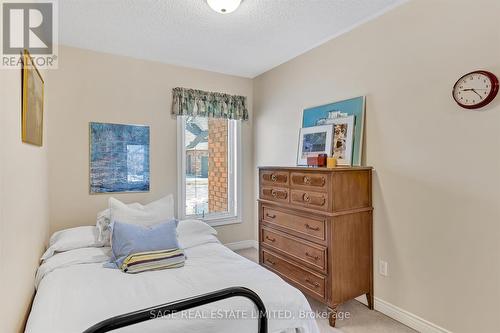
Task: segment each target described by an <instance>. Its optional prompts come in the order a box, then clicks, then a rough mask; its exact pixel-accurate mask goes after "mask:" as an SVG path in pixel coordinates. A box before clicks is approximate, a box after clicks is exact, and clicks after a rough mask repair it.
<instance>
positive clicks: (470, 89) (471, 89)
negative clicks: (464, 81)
mask: <svg viewBox="0 0 500 333" xmlns="http://www.w3.org/2000/svg"><path fill="white" fill-rule="evenodd" d="M473 90H488V89H483V88H474V89H473V88H468V89H462V90H461V91H473Z"/></svg>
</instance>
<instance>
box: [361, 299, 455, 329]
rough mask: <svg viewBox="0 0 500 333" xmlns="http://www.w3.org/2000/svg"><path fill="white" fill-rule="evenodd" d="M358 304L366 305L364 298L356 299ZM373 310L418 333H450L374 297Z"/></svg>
mask: <svg viewBox="0 0 500 333" xmlns="http://www.w3.org/2000/svg"><path fill="white" fill-rule="evenodd" d="M356 300H357V301H358V302H361V303H363V304H365V305H367V302H366V297H365V296H360V297H358V298H356ZM374 306H375V310H377V311H378V312H381V313H383V314H385V315H386V316H388V317H391V318H392V319H394V320H397V321H399V322H400V323H402V324H405V325H406V326H408V327H411V328H413V329H414V330H416V331H418V332H420V333H452V332H451V331H448V330H446V329H444V328H442V327H440V326H438V325H436V324H433V323H431V322H429V321H427V320H425V319H423V318H420V317H419V316H417V315H414V314H413V313H411V312H408V311H406V310H403V309H401V308H399V307H397V306H395V305H393V304H391V303H388V302H386V301H384V300H381V299H380V298H377V297H375V304H374Z"/></svg>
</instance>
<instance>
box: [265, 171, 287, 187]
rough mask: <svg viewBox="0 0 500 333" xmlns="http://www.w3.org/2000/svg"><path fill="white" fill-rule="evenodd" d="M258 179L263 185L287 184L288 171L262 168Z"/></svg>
mask: <svg viewBox="0 0 500 333" xmlns="http://www.w3.org/2000/svg"><path fill="white" fill-rule="evenodd" d="M260 181H261V183H262V184H263V185H275V186H278V187H279V186H288V184H289V183H290V182H289V173H288V171H276V170H262V171H260Z"/></svg>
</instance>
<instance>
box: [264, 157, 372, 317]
mask: <svg viewBox="0 0 500 333" xmlns="http://www.w3.org/2000/svg"><path fill="white" fill-rule="evenodd" d="M371 184H372V168H370V167H339V168H335V169H326V168H301V167H260V168H259V262H260V264H261V265H263V266H264V267H266V268H267V269H269V270H271V271H273V272H275V273H277V274H278V275H279V276H281V277H282V278H283V279H284V280H286V281H287V282H289V283H290V284H292V285H294V286H295V287H297V288H298V289H300V290H301V291H302V292H304V293H305V294H306V295H308V296H311V297H313V298H315V299H316V300H318V301H321V302H323V303H324V304H327V305H328V308H329V311H330V325H331V326H335V319H336V317H337V307H338V305H339V304H341V303H343V302H345V301H347V300H350V299H353V298H355V297H358V296H360V295H363V294H365V295H366V297H367V300H368V306H369V307H370V309H373V236H372V229H373V227H372V226H373V218H372V211H373V208H372V195H371V192H372V189H371Z"/></svg>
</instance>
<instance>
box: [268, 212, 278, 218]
mask: <svg viewBox="0 0 500 333" xmlns="http://www.w3.org/2000/svg"><path fill="white" fill-rule="evenodd" d="M266 217H269V218H270V219H275V218H276V215H275V214H273V215H270V214H269V213H266Z"/></svg>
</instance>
